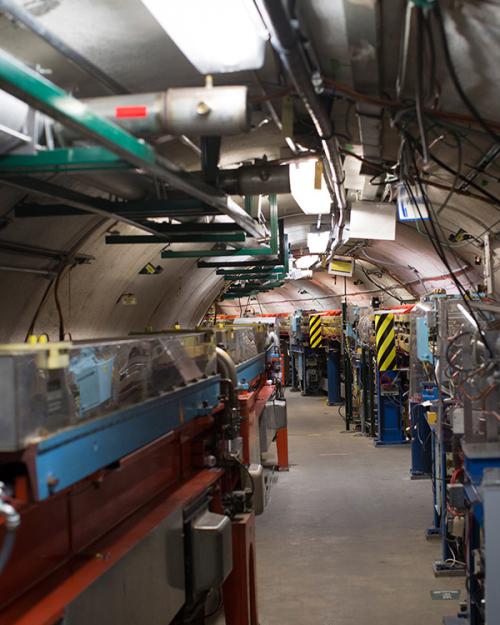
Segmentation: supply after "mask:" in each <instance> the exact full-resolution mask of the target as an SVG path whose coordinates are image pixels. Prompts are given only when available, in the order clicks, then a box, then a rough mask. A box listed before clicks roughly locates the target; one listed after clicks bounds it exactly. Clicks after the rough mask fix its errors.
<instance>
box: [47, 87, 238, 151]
mask: <svg viewBox="0 0 500 625" xmlns="http://www.w3.org/2000/svg"><path fill="white" fill-rule="evenodd" d="M247 91H248V90H247V87H239V86H228V87H224V86H223V87H193V88H182V89H169V90H168V91H165V92H159V93H139V94H130V95H119V96H111V97H102V98H91V99H87V100H84V101H83V102H84V103H85V104H86V105H87V106H88V107H89V108H90V109H92V111H93V112H95V113H97V114H98V115H100V116H101V117H105V118H107V119H109V120H110V121H113V122H114V123H115V124H118V125H119V126H121V127H122V128H124V129H125V130H128V131H129V132H130V133H131V134H133V135H136V136H138V137H149V136H161V135H175V136H180V135H186V134H187V135H190V136H202V135H205V136H210V135H219V136H222V135H234V134H240V133H242V132H246V131H248V129H249V115H248V104H247ZM56 134H58V135H59V136H61V137H64V138H65V139H66V140H72V139H74V138H76V136H75V133H73V131H69V130H67V129H65V128H63V127H62V126H61V125H60V124H57V125H56Z"/></svg>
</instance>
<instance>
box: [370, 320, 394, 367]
mask: <svg viewBox="0 0 500 625" xmlns="http://www.w3.org/2000/svg"><path fill="white" fill-rule="evenodd" d="M375 341H376V345H377V368H378V370H379V371H394V370H395V369H396V364H397V363H396V334H395V332H394V315H393V314H386V315H375Z"/></svg>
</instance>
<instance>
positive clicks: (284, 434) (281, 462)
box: [276, 428, 290, 471]
mask: <svg viewBox="0 0 500 625" xmlns="http://www.w3.org/2000/svg"><path fill="white" fill-rule="evenodd" d="M276 449H277V451H278V471H288V469H289V468H290V466H289V464H288V428H281V429H280V430H278V431H277V432H276Z"/></svg>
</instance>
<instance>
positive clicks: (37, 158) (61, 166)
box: [0, 146, 131, 175]
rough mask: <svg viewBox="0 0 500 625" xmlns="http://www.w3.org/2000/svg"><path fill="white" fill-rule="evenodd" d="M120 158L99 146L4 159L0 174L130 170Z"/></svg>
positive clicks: (0, 161) (1, 162) (42, 152)
mask: <svg viewBox="0 0 500 625" xmlns="http://www.w3.org/2000/svg"><path fill="white" fill-rule="evenodd" d="M130 167H131V166H130V165H129V164H128V163H126V162H125V161H123V160H121V159H120V158H119V157H118V156H116V154H113V152H110V151H109V150H106V149H104V148H101V147H99V146H90V147H75V148H55V149H53V150H44V151H40V152H37V153H36V154H11V155H7V156H2V157H0V174H12V175H17V174H41V173H49V172H59V171H93V170H108V169H130Z"/></svg>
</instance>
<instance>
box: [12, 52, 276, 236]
mask: <svg viewBox="0 0 500 625" xmlns="http://www.w3.org/2000/svg"><path fill="white" fill-rule="evenodd" d="M0 89H3V90H4V91H7V92H8V93H10V94H11V95H13V96H15V97H17V98H19V99H20V100H22V101H24V102H26V103H27V104H29V105H30V106H32V107H33V108H34V109H36V110H39V111H42V112H43V113H45V114H46V115H48V116H49V117H51V118H52V119H54V120H56V121H59V122H61V123H62V124H64V125H65V126H67V127H68V128H71V129H72V130H74V131H75V132H76V133H78V134H79V135H80V136H81V137H82V138H85V139H88V140H90V141H93V142H94V143H95V144H97V145H98V146H100V147H102V148H105V149H106V150H109V151H111V152H112V153H113V154H115V155H116V156H117V157H118V158H119V159H120V160H123V161H125V162H126V163H128V164H129V165H132V166H133V167H135V168H139V169H141V170H143V171H144V173H145V174H146V175H149V176H152V177H154V178H156V179H158V180H162V181H164V182H166V183H168V184H170V185H172V186H173V187H174V188H176V189H178V190H179V191H183V192H185V193H188V194H189V195H190V196H191V197H196V198H197V199H198V200H200V201H201V202H204V203H207V204H209V205H210V206H213V207H214V208H217V209H219V210H220V212H221V213H224V214H225V215H227V216H229V217H230V218H231V219H233V221H235V222H236V223H237V224H239V225H240V226H241V227H242V228H243V229H244V230H245V231H246V232H247V233H248V234H249V235H250V236H254V237H258V238H264V237H265V236H267V230H266V228H265V227H263V226H262V225H261V224H259V223H258V222H257V221H256V220H255V219H252V218H251V217H250V216H249V215H248V214H247V213H246V212H245V210H244V209H242V208H241V207H240V206H238V204H237V203H236V202H235V201H234V200H232V199H231V197H229V196H227V195H226V194H224V193H222V192H221V191H217V190H216V189H214V188H213V187H211V186H210V185H207V184H206V183H204V182H201V181H197V180H195V179H193V177H192V176H190V175H189V174H186V173H185V172H183V171H182V170H180V169H179V168H178V167H177V166H176V165H175V164H173V163H171V162H170V161H168V160H167V159H166V158H164V157H163V156H161V155H160V154H158V153H157V152H156V151H155V150H154V148H153V147H152V146H151V145H149V144H148V143H146V142H145V141H143V140H141V139H138V138H137V137H134V136H133V135H131V134H130V133H128V132H127V131H126V130H124V129H123V128H120V126H117V125H116V124H114V123H113V122H111V121H109V120H107V119H105V118H104V117H100V116H99V115H97V114H96V113H94V112H93V111H92V110H91V109H90V108H89V107H88V106H86V105H85V104H83V103H82V102H79V101H78V100H76V99H75V98H73V97H72V96H71V95H69V94H68V93H66V92H65V91H64V90H63V89H61V88H60V87H58V86H57V85H54V84H53V83H51V82H50V81H49V80H47V79H46V78H44V77H43V76H41V75H40V74H39V73H37V72H36V71H34V70H32V69H30V68H29V67H27V66H26V65H24V64H23V63H21V62H19V61H18V60H17V59H15V58H14V57H13V56H11V55H10V54H8V53H7V52H5V51H4V50H0ZM14 178H16V176H14ZM14 184H15V183H14ZM77 208H84V206H77ZM91 212H92V211H91Z"/></svg>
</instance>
